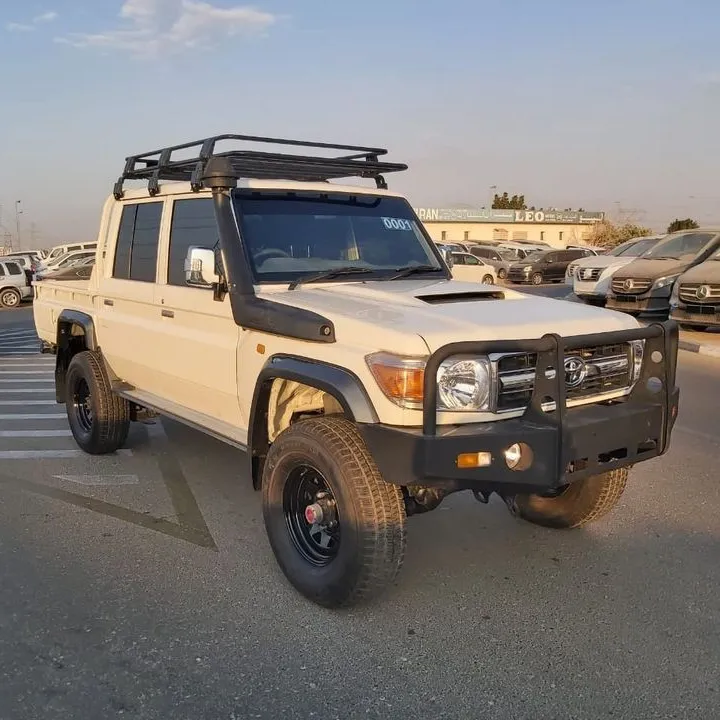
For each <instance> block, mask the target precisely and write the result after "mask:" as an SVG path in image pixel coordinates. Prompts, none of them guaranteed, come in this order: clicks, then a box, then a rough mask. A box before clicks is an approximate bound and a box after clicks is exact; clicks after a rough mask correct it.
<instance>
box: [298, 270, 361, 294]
mask: <svg viewBox="0 0 720 720" xmlns="http://www.w3.org/2000/svg"><path fill="white" fill-rule="evenodd" d="M373 272H375V271H374V270H373V269H372V268H366V267H360V266H358V265H350V266H349V267H342V268H333V269H332V270H324V271H323V272H318V273H315V274H313V275H305V276H304V277H299V278H298V279H297V280H293V281H292V282H291V283H290V285H289V286H288V290H294V289H295V288H296V287H298V285H303V284H305V283H314V282H321V281H322V280H332V279H333V278H336V277H342V276H343V275H364V274H366V273H373Z"/></svg>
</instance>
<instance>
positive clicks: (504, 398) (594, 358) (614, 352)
mask: <svg viewBox="0 0 720 720" xmlns="http://www.w3.org/2000/svg"><path fill="white" fill-rule="evenodd" d="M571 357H577V358H581V359H582V360H583V361H584V363H585V368H586V370H587V372H586V375H585V377H584V379H582V381H581V382H580V383H579V384H578V385H577V386H575V387H570V386H569V385H568V384H567V383H566V398H567V400H568V401H571V400H580V399H587V398H591V397H593V396H596V395H602V394H604V393H608V392H613V391H617V390H626V389H628V388H630V386H631V385H632V371H633V356H632V350H631V347H630V345H629V344H628V343H617V344H614V345H600V346H598V347H591V348H583V349H581V350H573V351H572V352H569V353H568V354H567V355H566V356H565V359H566V360H567V359H568V358H571ZM536 362H537V355H536V354H534V353H513V354H511V355H503V356H501V357H500V358H498V359H497V361H496V363H497V365H496V367H497V410H498V412H507V411H509V410H521V409H524V408H525V407H526V406H527V405H528V403H529V402H530V398H531V396H532V391H533V386H534V384H535V364H536ZM566 378H567V374H566Z"/></svg>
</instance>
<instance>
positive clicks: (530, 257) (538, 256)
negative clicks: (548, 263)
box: [523, 250, 547, 263]
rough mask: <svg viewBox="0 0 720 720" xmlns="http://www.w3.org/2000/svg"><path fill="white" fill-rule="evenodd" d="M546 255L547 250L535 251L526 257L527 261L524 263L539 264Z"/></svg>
mask: <svg viewBox="0 0 720 720" xmlns="http://www.w3.org/2000/svg"><path fill="white" fill-rule="evenodd" d="M545 255H547V250H533V251H532V252H531V253H528V254H527V255H526V256H525V259H524V260H523V262H525V263H533V262H537V261H538V260H540V259H541V258H542V257H544V256H545Z"/></svg>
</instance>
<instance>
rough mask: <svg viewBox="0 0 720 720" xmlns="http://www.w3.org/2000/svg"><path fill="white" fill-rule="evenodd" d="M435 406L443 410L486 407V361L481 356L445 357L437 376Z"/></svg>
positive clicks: (487, 380)
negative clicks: (436, 403) (436, 399)
mask: <svg viewBox="0 0 720 720" xmlns="http://www.w3.org/2000/svg"><path fill="white" fill-rule="evenodd" d="M437 387H438V407H440V408H442V409H444V410H475V411H478V410H487V409H488V407H489V403H490V363H489V362H488V361H487V360H486V359H483V358H473V359H466V360H463V359H459V358H448V359H447V360H446V361H445V362H443V363H442V365H440V368H439V369H438V376H437Z"/></svg>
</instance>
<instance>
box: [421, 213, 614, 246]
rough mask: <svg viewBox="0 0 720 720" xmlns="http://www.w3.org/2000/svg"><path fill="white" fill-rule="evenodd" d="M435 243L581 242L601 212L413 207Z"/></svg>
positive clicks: (586, 239)
mask: <svg viewBox="0 0 720 720" xmlns="http://www.w3.org/2000/svg"><path fill="white" fill-rule="evenodd" d="M415 212H416V213H417V215H418V217H419V218H420V220H421V221H422V223H423V225H424V226H425V228H426V229H427V231H428V232H429V233H430V237H432V239H433V240H435V241H436V242H442V241H445V242H463V241H464V240H509V241H513V240H514V241H522V240H525V241H528V242H544V243H547V244H548V245H552V246H553V247H565V246H566V245H575V244H584V243H586V242H587V241H588V238H589V237H590V233H591V231H592V226H593V225H594V224H595V223H598V222H600V221H601V220H603V219H604V218H605V213H603V212H585V211H567V210H542V209H541V210H487V209H486V208H471V209H467V208H463V209H455V208H436V207H421V208H415Z"/></svg>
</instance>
